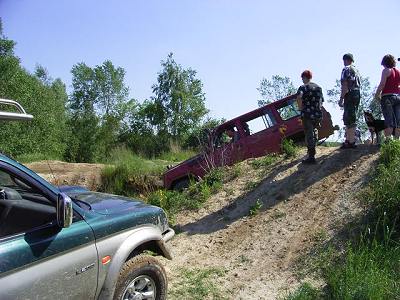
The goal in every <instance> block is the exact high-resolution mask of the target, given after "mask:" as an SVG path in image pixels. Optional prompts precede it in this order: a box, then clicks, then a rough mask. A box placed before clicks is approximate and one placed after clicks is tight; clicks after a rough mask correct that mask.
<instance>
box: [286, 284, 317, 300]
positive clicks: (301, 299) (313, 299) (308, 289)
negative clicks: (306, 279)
mask: <svg viewBox="0 0 400 300" xmlns="http://www.w3.org/2000/svg"><path fill="white" fill-rule="evenodd" d="M318 299H322V295H321V292H320V291H319V290H318V289H316V288H314V287H313V286H311V285H310V284H309V283H303V284H302V285H301V286H300V287H299V288H298V289H297V290H296V291H295V292H293V293H290V294H289V295H288V296H287V297H286V298H285V300H318Z"/></svg>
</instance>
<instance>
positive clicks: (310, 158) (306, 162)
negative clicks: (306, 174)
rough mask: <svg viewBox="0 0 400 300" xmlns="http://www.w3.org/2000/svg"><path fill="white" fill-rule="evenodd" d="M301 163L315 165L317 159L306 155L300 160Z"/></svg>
mask: <svg viewBox="0 0 400 300" xmlns="http://www.w3.org/2000/svg"><path fill="white" fill-rule="evenodd" d="M301 163H303V164H305V165H315V164H316V163H317V161H316V160H315V158H314V157H308V158H306V159H303V160H302V161H301Z"/></svg>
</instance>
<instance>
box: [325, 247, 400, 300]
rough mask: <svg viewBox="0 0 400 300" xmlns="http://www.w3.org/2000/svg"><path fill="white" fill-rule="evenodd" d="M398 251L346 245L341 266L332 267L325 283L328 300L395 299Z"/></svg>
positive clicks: (389, 248) (398, 278)
mask: <svg viewBox="0 0 400 300" xmlns="http://www.w3.org/2000/svg"><path fill="white" fill-rule="evenodd" d="M399 262H400V248H399V247H394V248H392V247H385V246H383V245H380V244H373V245H371V246H369V245H367V244H361V245H360V246H358V247H355V246H349V248H348V250H347V252H346V257H345V261H344V263H343V264H332V266H331V268H330V269H329V270H328V272H327V284H328V290H329V295H330V298H332V299H343V300H346V299H397V297H398V295H399V294H400V285H399V280H400V273H399V272H398V270H399V268H400V263H399Z"/></svg>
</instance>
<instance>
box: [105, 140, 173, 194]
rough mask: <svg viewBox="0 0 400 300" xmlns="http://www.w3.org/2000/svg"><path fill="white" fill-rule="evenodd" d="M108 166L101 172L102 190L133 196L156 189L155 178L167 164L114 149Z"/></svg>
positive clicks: (127, 151) (125, 150) (122, 149)
mask: <svg viewBox="0 0 400 300" xmlns="http://www.w3.org/2000/svg"><path fill="white" fill-rule="evenodd" d="M108 163H109V164H110V166H108V167H106V168H104V169H103V171H102V183H103V187H102V190H103V191H105V192H107V193H112V194H118V195H126V196H134V195H138V194H144V193H150V192H152V191H154V190H155V189H157V186H155V183H156V181H157V178H158V177H159V176H160V175H161V173H162V172H163V170H164V169H165V167H166V165H167V162H165V161H160V160H152V161H150V160H147V159H144V158H142V157H140V156H137V155H135V154H133V153H132V152H131V151H129V150H127V149H125V148H117V149H114V150H113V151H112V152H111V154H110V156H109V158H108Z"/></svg>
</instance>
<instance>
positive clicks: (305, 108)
mask: <svg viewBox="0 0 400 300" xmlns="http://www.w3.org/2000/svg"><path fill="white" fill-rule="evenodd" d="M301 79H302V81H303V83H304V84H303V85H302V86H300V87H299V89H298V90H297V103H298V104H299V108H300V111H301V119H302V122H303V127H304V134H305V140H306V145H307V154H308V157H307V158H306V159H304V160H303V163H304V164H315V163H316V160H315V154H316V150H315V147H316V144H317V141H318V128H319V127H320V126H321V120H322V110H321V107H322V102H323V101H324V96H323V94H322V89H321V87H320V86H319V85H318V84H316V83H314V82H311V79H312V73H311V71H310V70H305V71H304V72H303V73H301Z"/></svg>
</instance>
